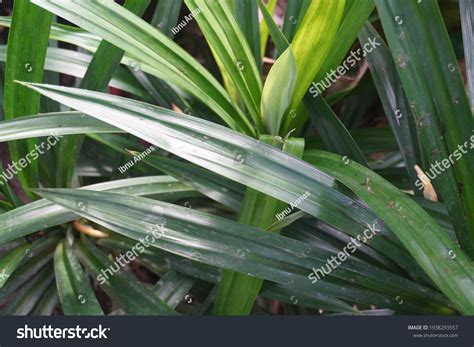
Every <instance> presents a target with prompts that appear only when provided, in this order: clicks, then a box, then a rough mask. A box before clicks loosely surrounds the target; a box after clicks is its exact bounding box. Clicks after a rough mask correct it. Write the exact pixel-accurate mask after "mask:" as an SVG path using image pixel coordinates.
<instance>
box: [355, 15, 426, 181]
mask: <svg viewBox="0 0 474 347" xmlns="http://www.w3.org/2000/svg"><path fill="white" fill-rule="evenodd" d="M359 38H360V41H361V44H362V45H364V44H366V43H367V42H369V41H370V40H371V39H376V40H377V41H378V42H379V43H380V46H379V47H377V49H375V50H374V51H373V52H372V53H371V54H368V55H367V57H366V59H367V63H368V64H369V68H370V72H371V74H372V78H373V80H374V84H375V87H376V88H377V92H378V94H379V96H380V100H381V102H382V106H383V108H384V111H385V114H386V115H387V119H388V123H389V124H390V127H391V128H392V130H393V133H394V134H395V137H396V139H397V143H398V147H399V149H400V153H401V154H402V156H403V160H404V162H405V167H406V170H407V172H408V174H409V177H410V181H411V184H412V186H413V188H415V181H416V179H417V175H416V171H415V165H416V164H417V163H420V162H421V160H420V158H419V149H418V137H417V134H416V129H415V121H414V119H413V116H412V115H411V111H410V105H409V103H408V100H407V98H406V96H405V93H404V91H403V87H402V84H401V81H400V78H399V77H398V74H397V70H396V67H395V63H394V62H393V60H392V56H391V54H390V50H389V49H388V47H387V45H386V44H385V42H384V41H383V39H382V37H380V35H379V34H378V33H377V31H376V30H375V29H374V27H373V26H372V25H371V24H370V23H367V24H366V25H365V27H364V28H363V29H362V31H361V33H360V34H359Z"/></svg>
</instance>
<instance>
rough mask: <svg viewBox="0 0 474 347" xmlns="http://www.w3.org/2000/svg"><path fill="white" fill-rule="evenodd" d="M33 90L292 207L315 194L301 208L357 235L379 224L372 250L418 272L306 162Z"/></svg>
mask: <svg viewBox="0 0 474 347" xmlns="http://www.w3.org/2000/svg"><path fill="white" fill-rule="evenodd" d="M31 87H33V88H35V89H37V90H38V91H41V93H42V94H45V95H47V96H49V97H51V98H53V99H54V100H57V101H60V102H62V103H64V104H66V105H68V106H70V107H73V108H76V109H79V110H81V111H84V112H86V113H88V114H90V115H92V116H94V117H96V118H98V119H101V120H103V121H106V122H108V123H110V124H113V125H116V126H117V127H120V128H121V129H123V130H126V131H127V132H130V133H131V134H134V135H136V136H138V137H140V138H143V139H144V140H146V141H148V142H150V143H152V144H154V145H156V146H158V147H160V148H163V149H165V150H167V151H169V152H171V153H173V154H176V155H178V156H180V157H182V158H184V159H186V160H189V161H191V162H193V163H194V164H197V165H200V166H202V167H204V168H206V169H209V170H212V171H214V172H216V173H218V174H220V175H222V176H225V177H227V178H230V179H232V180H235V181H238V182H240V183H242V184H244V185H247V186H248V187H251V188H254V189H256V190H259V191H261V192H263V193H265V194H267V195H270V196H272V197H274V198H277V199H279V200H282V201H285V202H286V203H288V204H291V203H292V202H294V201H296V200H297V199H298V198H299V197H301V196H302V195H303V194H304V193H306V192H309V193H310V194H311V195H310V196H309V197H308V198H307V199H305V200H304V201H302V202H301V204H300V205H298V208H299V209H302V210H304V211H306V212H308V213H309V214H311V215H313V216H315V217H317V218H319V219H322V220H323V221H326V222H327V223H329V224H331V225H333V226H335V227H337V228H339V229H340V230H343V231H344V232H346V233H349V234H350V235H352V236H354V237H356V236H357V235H358V234H360V233H362V232H363V231H364V230H365V229H366V228H367V226H368V225H372V224H374V223H375V224H376V225H378V226H379V228H380V230H381V233H382V234H383V235H384V238H375V239H373V247H383V248H384V252H383V253H386V254H388V255H390V256H391V257H393V258H394V259H396V261H397V262H398V263H399V264H400V265H401V266H402V267H403V268H404V269H406V270H407V271H409V272H412V271H417V270H416V269H417V266H416V264H415V263H414V262H413V261H412V259H410V258H409V257H406V253H405V251H403V250H401V249H400V248H398V246H396V245H393V244H391V242H392V241H393V235H392V234H391V233H390V231H389V230H388V229H387V228H386V227H385V226H384V225H383V223H381V221H380V220H379V218H378V217H377V216H376V215H375V214H373V213H372V212H371V211H370V210H368V209H367V208H366V207H365V206H364V205H363V204H361V203H359V202H357V201H356V200H353V199H351V198H349V197H347V196H345V195H343V194H342V193H340V192H338V191H336V190H335V189H334V188H332V185H333V179H332V178H331V177H329V176H327V175H325V174H324V175H322V174H321V172H320V171H318V170H316V169H315V168H314V167H311V166H310V165H308V164H307V163H306V162H304V161H301V160H298V159H296V158H295V157H293V156H290V155H288V154H285V153H283V152H281V151H280V150H278V149H276V148H274V147H271V146H268V145H265V144H263V143H261V142H259V141H256V140H254V139H251V138H249V137H247V136H244V135H241V134H237V133H235V132H233V131H232V130H229V129H227V128H224V127H221V126H219V125H215V124H213V123H210V122H207V121H203V120H201V119H198V118H195V117H191V116H186V115H181V114H177V113H174V112H171V111H168V110H164V109H162V108H159V107H153V106H151V105H147V104H143V103H140V102H137V101H132V100H127V99H124V98H120V97H116V96H110V95H105V94H101V93H95V92H89V91H83V90H78V89H74V88H65V87H55V86H47V85H31ZM347 206H353V207H356V208H350V209H349V208H347ZM385 237H386V238H388V239H391V240H392V241H390V242H389V241H388V240H387V239H385ZM385 247H388V248H385Z"/></svg>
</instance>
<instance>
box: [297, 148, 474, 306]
mask: <svg viewBox="0 0 474 347" xmlns="http://www.w3.org/2000/svg"><path fill="white" fill-rule="evenodd" d="M305 158H306V159H308V160H310V161H311V162H313V163H314V164H315V165H316V166H317V167H319V168H321V169H322V170H324V171H326V172H328V173H329V174H331V175H333V176H335V177H336V178H337V179H338V180H339V181H341V182H342V183H344V184H345V185H346V186H348V187H349V188H350V189H351V190H353V191H354V192H355V193H356V194H357V195H359V196H360V197H361V199H363V200H364V201H365V202H366V203H367V204H368V205H369V206H370V207H371V208H372V209H373V210H374V211H375V212H376V213H377V214H378V215H379V216H381V218H382V219H383V221H384V222H385V223H387V225H388V226H389V227H390V228H391V230H392V231H393V232H394V233H395V234H396V235H397V237H398V238H399V239H400V241H401V242H402V243H403V245H404V246H405V247H406V248H407V249H408V251H409V252H410V254H411V256H412V257H413V258H415V259H416V261H417V262H418V264H420V265H421V267H422V268H423V270H425V272H426V274H427V275H428V276H429V277H430V278H431V280H432V281H433V282H434V283H436V285H437V286H438V287H439V288H440V289H441V290H442V291H443V293H444V294H446V296H447V297H448V298H449V299H450V300H451V301H452V302H453V303H454V304H455V305H456V307H457V309H458V310H459V311H460V312H462V313H464V314H470V315H472V314H474V266H473V265H472V264H471V261H470V259H469V258H468V257H467V256H466V255H465V254H464V253H463V251H462V250H461V249H460V248H459V246H458V245H456V244H455V243H454V242H453V241H452V240H451V239H450V238H449V237H448V236H447V234H446V233H445V232H444V230H443V229H442V228H441V227H440V226H439V225H438V224H437V223H436V222H435V221H434V220H433V219H432V218H431V217H430V216H429V215H428V213H427V212H425V211H424V210H423V209H422V208H421V207H420V206H419V205H418V204H417V203H415V202H414V201H413V200H412V199H411V198H410V197H408V196H407V195H405V194H404V193H403V192H401V191H400V190H398V189H397V188H396V187H394V186H393V185H392V184H390V183H389V182H387V181H385V180H384V179H383V178H381V177H380V176H379V175H377V174H376V173H374V172H373V171H370V170H369V169H367V168H365V167H363V166H362V165H359V164H357V163H355V162H350V163H347V164H346V163H344V162H342V161H341V158H340V157H339V156H338V155H336V154H332V153H328V152H323V151H311V152H309V153H308V155H307V156H305ZM367 180H369V182H370V183H369V184H370V189H367V187H366V186H365V185H364V182H367Z"/></svg>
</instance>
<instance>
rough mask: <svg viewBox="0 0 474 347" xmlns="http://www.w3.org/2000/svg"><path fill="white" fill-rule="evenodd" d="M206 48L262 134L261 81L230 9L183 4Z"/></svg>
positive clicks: (194, 0)
mask: <svg viewBox="0 0 474 347" xmlns="http://www.w3.org/2000/svg"><path fill="white" fill-rule="evenodd" d="M185 3H186V5H187V6H188V7H189V8H190V10H191V11H192V13H196V15H195V19H196V21H197V22H198V24H199V27H200V29H201V31H202V32H203V33H204V36H205V37H206V39H207V41H208V43H209V46H210V47H212V51H213V53H214V54H216V55H217V57H218V59H219V61H220V63H221V64H222V65H223V66H224V67H225V70H226V73H227V75H228V76H229V77H230V78H231V79H232V82H233V83H234V85H235V87H236V88H237V90H238V91H239V93H240V96H241V97H242V100H243V101H244V103H245V106H246V107H247V110H248V111H249V113H250V115H251V116H252V119H253V121H254V122H255V124H256V125H257V127H258V129H259V130H260V131H262V130H263V127H262V122H261V117H260V97H261V94H262V81H261V78H260V73H259V69H258V68H257V65H256V63H255V59H254V57H253V55H252V51H251V49H250V47H249V45H248V43H247V40H246V39H245V36H244V34H243V33H242V31H241V30H240V27H239V24H238V23H237V22H236V20H235V17H234V16H233V14H232V12H231V9H230V8H229V7H228V6H227V4H226V3H225V2H223V1H208V0H185Z"/></svg>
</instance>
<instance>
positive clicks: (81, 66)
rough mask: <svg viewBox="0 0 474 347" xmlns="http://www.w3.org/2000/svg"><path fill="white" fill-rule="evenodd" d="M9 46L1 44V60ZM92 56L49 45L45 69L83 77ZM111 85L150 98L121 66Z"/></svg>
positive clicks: (4, 59) (4, 57)
mask: <svg viewBox="0 0 474 347" xmlns="http://www.w3.org/2000/svg"><path fill="white" fill-rule="evenodd" d="M6 52H7V46H6V45H0V62H5V61H6V57H7V54H6ZM91 59H92V56H91V55H89V54H86V53H80V52H76V51H72V50H70V49H63V48H55V47H48V50H47V53H46V61H45V64H44V69H45V70H47V71H54V72H59V73H63V74H67V75H71V76H74V77H78V78H82V77H84V74H85V72H86V70H87V66H88V65H89V63H90V61H91ZM109 85H110V86H111V87H114V88H118V89H121V90H123V91H126V92H129V93H132V94H135V95H137V96H139V97H141V98H143V99H145V100H147V101H148V100H150V95H149V94H148V92H147V91H145V90H144V89H143V88H142V87H141V86H140V84H138V83H137V82H136V81H135V80H134V79H133V76H132V75H131V74H130V73H129V72H128V71H127V70H125V68H124V67H120V68H119V69H118V70H117V72H116V73H115V77H114V78H112V80H111V81H110V84H109Z"/></svg>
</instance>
